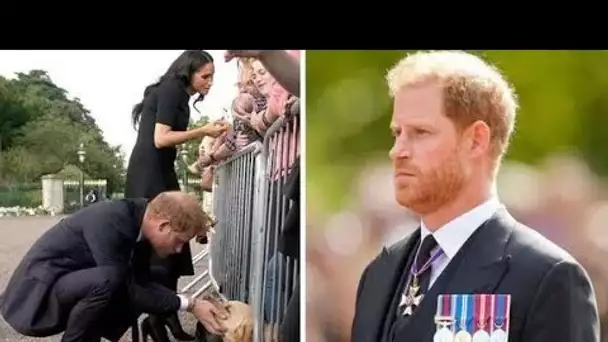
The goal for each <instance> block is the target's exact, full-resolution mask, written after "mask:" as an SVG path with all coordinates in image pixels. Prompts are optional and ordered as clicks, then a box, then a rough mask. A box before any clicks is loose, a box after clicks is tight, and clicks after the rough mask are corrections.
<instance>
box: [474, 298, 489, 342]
mask: <svg viewBox="0 0 608 342" xmlns="http://www.w3.org/2000/svg"><path fill="white" fill-rule="evenodd" d="M487 296H488V295H483V294H482V295H475V311H474V312H475V313H476V315H475V317H476V321H477V328H478V330H477V331H476V332H475V334H473V342H490V334H488V332H487V331H486V330H485V328H486V326H487V322H486V320H487V318H488V317H486V314H488V313H489V312H488V311H489V310H487V308H486V305H487V303H486V299H487Z"/></svg>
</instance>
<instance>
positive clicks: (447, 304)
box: [433, 295, 456, 342]
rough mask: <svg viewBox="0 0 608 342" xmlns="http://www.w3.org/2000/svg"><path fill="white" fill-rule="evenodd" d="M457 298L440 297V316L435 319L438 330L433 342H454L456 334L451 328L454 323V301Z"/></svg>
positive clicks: (438, 303) (438, 310)
mask: <svg viewBox="0 0 608 342" xmlns="http://www.w3.org/2000/svg"><path fill="white" fill-rule="evenodd" d="M455 298H456V297H455V296H451V295H440V296H438V297H437V312H438V313H439V315H437V316H436V317H435V323H436V324H437V325H438V329H437V331H436V332H435V335H434V336H433V342H454V333H453V332H452V329H450V328H449V327H450V326H451V325H452V323H453V322H454V318H453V317H454V309H455V306H454V305H453V303H452V299H455Z"/></svg>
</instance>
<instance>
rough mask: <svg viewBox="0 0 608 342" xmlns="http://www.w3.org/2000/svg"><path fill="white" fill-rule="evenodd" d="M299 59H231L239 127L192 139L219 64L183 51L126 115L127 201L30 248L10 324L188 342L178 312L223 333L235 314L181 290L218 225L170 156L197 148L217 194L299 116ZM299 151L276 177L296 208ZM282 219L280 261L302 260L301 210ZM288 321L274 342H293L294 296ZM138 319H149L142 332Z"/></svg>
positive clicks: (92, 211) (63, 225) (11, 293)
mask: <svg viewBox="0 0 608 342" xmlns="http://www.w3.org/2000/svg"><path fill="white" fill-rule="evenodd" d="M298 56H299V52H298V51H289V52H287V51H283V50H228V51H227V53H226V56H225V62H232V61H233V60H234V59H237V60H238V63H239V65H240V70H241V77H240V80H239V95H238V96H237V97H236V98H235V99H234V101H233V104H232V114H233V116H234V118H233V120H232V122H230V120H228V118H223V119H221V120H216V121H213V122H210V123H208V124H206V125H204V126H202V127H198V128H192V129H190V128H189V122H190V105H189V101H190V99H191V97H193V96H194V97H196V100H195V104H196V103H197V102H199V101H202V100H204V98H205V96H206V95H207V94H208V92H209V91H210V89H211V87H212V85H213V78H214V74H215V66H214V63H216V62H215V61H214V60H213V57H212V56H211V54H209V53H208V52H206V51H203V50H187V51H184V52H183V53H182V54H181V55H180V56H179V57H178V58H177V59H176V60H175V61H174V62H173V63H172V64H171V65H170V66H169V68H168V69H167V72H166V73H165V74H164V75H162V76H161V77H160V78H159V79H158V81H157V82H155V83H153V84H151V85H149V86H148V87H146V89H145V91H144V94H143V99H142V101H141V102H140V103H138V104H137V105H135V106H134V108H133V111H132V119H133V124H134V126H135V127H136V128H137V132H138V135H137V141H136V143H135V146H134V148H133V151H132V153H131V157H130V160H129V165H128V168H127V175H126V178H127V179H126V186H125V199H121V200H113V201H104V202H99V203H97V204H94V205H90V206H88V207H86V208H84V209H82V210H81V211H79V212H78V213H76V214H74V215H72V216H70V217H69V218H67V219H64V220H62V221H61V222H59V223H58V224H56V225H55V226H54V227H52V228H51V229H49V231H48V233H47V234H45V235H43V236H42V237H41V238H40V239H39V240H38V241H37V242H36V243H35V244H34V245H33V246H32V247H31V249H30V250H29V252H28V253H27V254H26V256H25V257H24V258H23V260H22V262H21V263H20V265H19V266H18V267H17V270H16V271H15V272H14V274H13V276H12V278H11V280H10V282H9V285H8V286H7V288H6V289H5V291H4V293H3V295H2V297H1V299H0V312H1V313H2V315H3V317H4V319H5V320H6V322H7V323H8V324H9V325H10V326H11V327H13V328H14V329H15V330H16V331H17V332H19V333H21V334H23V335H26V336H36V337H43V336H51V335H56V334H59V333H63V337H62V341H63V342H70V341H72V342H76V341H80V342H84V341H87V342H90V341H101V338H102V337H103V338H107V339H109V340H111V341H118V340H119V339H120V338H121V336H122V335H124V334H125V332H126V331H127V330H128V329H129V327H131V328H132V339H133V340H134V341H138V340H139V333H140V332H141V334H142V335H143V337H144V338H146V339H147V338H148V337H151V338H152V339H153V340H154V341H155V342H163V341H169V337H168V333H167V328H168V330H169V331H170V332H171V334H172V335H173V337H174V338H176V339H178V340H183V341H192V340H194V339H195V336H193V335H191V334H188V333H186V332H185V331H184V329H183V327H182V326H181V323H180V321H179V318H178V315H177V313H178V312H179V311H185V312H189V313H192V314H193V315H194V316H195V317H196V318H197V320H198V321H199V322H200V323H201V324H200V327H201V328H202V329H204V330H205V331H206V332H210V333H211V334H213V335H216V336H219V335H222V334H224V333H227V331H226V329H227V328H226V326H225V325H224V324H222V322H223V321H224V322H225V320H226V319H227V318H229V316H230V312H231V306H230V305H226V303H219V302H216V301H212V300H204V299H198V298H189V297H187V296H185V295H182V294H178V291H177V283H178V280H179V278H180V277H182V276H188V275H194V267H193V264H192V254H191V251H190V244H189V242H190V240H192V239H200V238H201V237H202V236H205V235H206V234H207V233H208V232H209V230H210V227H211V226H212V224H213V220H212V219H211V218H210V217H209V216H208V214H207V213H205V212H204V211H203V209H202V208H201V206H200V203H198V202H196V200H195V199H194V198H193V197H192V196H190V195H188V194H186V193H184V192H181V191H180V186H179V182H178V178H177V175H176V170H175V166H174V162H175V159H176V156H177V146H179V145H181V144H183V143H185V142H187V141H191V140H197V139H202V142H201V150H200V154H199V157H198V160H197V162H196V163H195V164H193V165H191V167H190V168H189V169H190V171H191V172H195V173H197V174H200V175H201V180H202V184H201V185H203V187H204V188H205V189H206V190H207V191H210V190H212V187H211V186H210V185H211V184H210V179H211V177H212V175H213V170H214V167H215V165H217V164H218V163H219V162H221V161H223V160H225V159H226V158H228V157H229V156H231V155H233V154H234V153H235V152H236V151H238V150H240V149H242V148H244V147H245V146H247V145H248V144H250V143H252V142H253V141H256V140H263V139H264V134H265V132H266V131H267V130H268V128H269V127H270V126H271V125H272V124H273V122H275V121H276V120H278V118H280V117H290V116H293V115H299V104H298V103H299V92H300V75H299V69H300V68H299V60H298ZM294 139H299V136H298V137H297V138H294ZM276 140H278V139H276ZM296 145H297V146H299V142H298V143H297V144H295V145H294V146H296ZM272 146H274V145H273V144H271V148H273V147H272ZM276 146H279V145H276ZM274 148H275V149H276V148H277V147H274ZM296 150H297V149H294V153H288V155H292V156H293V157H292V158H283V157H279V158H281V160H280V163H277V164H276V165H277V167H278V169H277V170H278V171H284V172H279V173H278V175H282V176H284V177H288V179H287V181H286V182H287V183H288V184H293V186H291V187H288V191H285V193H284V195H285V197H287V198H289V199H290V200H291V201H294V202H298V201H299V159H297V160H296V158H295V155H296V152H295V151H296ZM283 155H285V153H279V154H277V156H283ZM283 161H285V162H283ZM273 174H275V173H273ZM298 203H299V202H298ZM292 212H294V213H292ZM288 216H297V217H298V222H294V221H293V220H286V222H285V225H284V227H282V228H283V229H282V232H281V235H282V236H281V241H282V245H281V246H282V247H283V248H282V249H281V250H282V252H284V253H292V252H293V251H294V250H299V205H293V206H292V209H291V210H290V213H289V214H288ZM294 236H297V237H298V238H293V237H294ZM232 309H233V310H234V309H235V307H234V306H233V307H232ZM287 311H288V312H287V314H286V316H285V321H284V324H283V327H282V334H281V340H282V341H298V340H299V290H297V291H295V292H294V296H293V297H292V300H291V301H290V304H289V305H288V309H287ZM142 314H148V316H147V317H146V318H145V319H144V320H143V322H142V323H141V326H138V323H137V322H138V317H139V316H141V315H142ZM102 321H103V322H105V323H104V324H99V322H102ZM228 333H229V332H228Z"/></svg>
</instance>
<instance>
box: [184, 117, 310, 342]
mask: <svg viewBox="0 0 608 342" xmlns="http://www.w3.org/2000/svg"><path fill="white" fill-rule="evenodd" d="M298 119H299V118H298V117H295V118H292V119H290V120H284V119H280V120H278V121H277V122H275V123H274V124H273V126H272V127H271V128H270V129H269V130H268V131H267V133H266V135H265V137H264V143H263V144H261V143H257V142H256V143H254V144H251V145H249V146H247V147H246V148H244V149H243V150H241V151H239V152H238V153H237V154H236V155H234V156H232V157H231V158H230V159H228V160H227V161H225V162H223V163H221V164H220V165H218V167H217V168H216V169H215V178H214V186H213V212H214V216H215V218H216V220H217V225H216V226H215V233H214V234H213V235H212V237H211V238H210V242H209V249H210V252H209V253H210V259H209V267H208V272H204V274H202V275H200V276H199V277H200V279H199V278H197V279H195V280H194V281H193V282H192V283H196V282H198V281H200V280H201V279H203V278H205V277H208V278H210V280H209V281H208V282H206V283H205V284H204V285H203V287H201V288H200V289H199V290H198V291H197V293H196V295H199V294H201V293H203V292H204V291H207V290H208V289H209V288H210V287H213V288H215V287H219V288H220V289H221V293H222V294H223V295H225V296H226V297H227V298H228V299H230V300H239V301H243V302H247V303H248V304H250V305H251V306H252V308H253V311H254V314H255V320H254V341H255V342H259V341H268V340H276V338H277V336H278V329H279V326H280V323H281V322H282V320H283V316H284V313H285V310H286V307H287V304H288V302H289V299H290V297H291V294H292V291H293V288H294V286H295V284H296V280H297V277H298V276H299V267H298V265H297V262H295V261H294V260H292V259H291V258H288V257H285V256H283V255H282V254H281V253H280V252H279V251H278V240H279V233H280V231H281V229H282V226H283V222H284V220H285V216H286V214H287V212H288V210H289V208H290V206H291V205H292V204H291V201H290V200H288V199H287V198H286V197H285V196H284V195H283V188H284V185H285V181H286V179H287V175H288V171H289V168H290V167H291V166H292V165H290V164H292V163H290V162H287V159H289V158H288V157H287V154H288V153H290V150H292V149H294V148H295V146H292V145H293V144H294V139H291V138H285V137H286V136H288V137H293V134H294V132H297V131H298V124H299V122H298ZM294 154H295V153H294ZM279 161H281V164H282V165H278V162H279ZM188 286H190V284H188ZM192 286H193V285H192ZM192 286H190V287H187V288H186V289H185V290H188V289H190V288H192ZM182 291H183V292H185V291H184V290H182Z"/></svg>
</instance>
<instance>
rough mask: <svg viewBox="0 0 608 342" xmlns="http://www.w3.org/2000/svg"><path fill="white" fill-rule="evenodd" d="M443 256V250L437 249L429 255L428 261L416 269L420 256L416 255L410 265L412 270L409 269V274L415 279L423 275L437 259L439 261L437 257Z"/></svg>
mask: <svg viewBox="0 0 608 342" xmlns="http://www.w3.org/2000/svg"><path fill="white" fill-rule="evenodd" d="M442 254H443V249H441V248H437V249H435V250H434V251H433V252H432V253H431V257H430V258H429V260H427V261H426V262H425V263H424V264H423V265H422V266H421V267H420V269H418V266H417V265H418V258H419V257H420V255H418V254H416V257H415V258H414V263H413V264H412V268H411V274H412V275H413V276H415V277H417V276H419V275H420V274H422V273H424V271H426V270H427V269H428V268H429V267H430V266H431V265H432V264H433V263H434V262H435V261H436V260H437V259H439V257H440V256H441V255H442Z"/></svg>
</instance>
